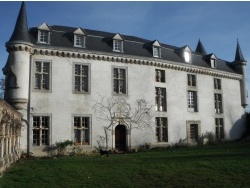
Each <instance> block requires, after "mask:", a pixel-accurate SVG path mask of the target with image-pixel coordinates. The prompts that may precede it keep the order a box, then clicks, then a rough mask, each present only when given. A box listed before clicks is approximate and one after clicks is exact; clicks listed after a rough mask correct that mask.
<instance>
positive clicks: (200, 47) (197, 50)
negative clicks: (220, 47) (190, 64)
mask: <svg viewBox="0 0 250 188" xmlns="http://www.w3.org/2000/svg"><path fill="white" fill-rule="evenodd" d="M195 52H198V53H201V54H203V55H207V52H206V50H205V48H204V46H203V45H202V43H201V41H200V39H199V42H198V44H197V47H196V50H195Z"/></svg>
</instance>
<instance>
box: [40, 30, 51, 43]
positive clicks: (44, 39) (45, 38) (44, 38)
mask: <svg viewBox="0 0 250 188" xmlns="http://www.w3.org/2000/svg"><path fill="white" fill-rule="evenodd" d="M38 36H39V37H38V42H39V43H46V44H47V43H49V32H48V31H42V30H39V31H38Z"/></svg>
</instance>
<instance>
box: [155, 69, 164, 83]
mask: <svg viewBox="0 0 250 188" xmlns="http://www.w3.org/2000/svg"><path fill="white" fill-rule="evenodd" d="M158 72H160V74H158ZM155 82H159V83H165V82H166V76H165V70H162V69H155Z"/></svg>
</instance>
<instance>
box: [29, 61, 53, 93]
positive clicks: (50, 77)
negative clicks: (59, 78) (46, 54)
mask: <svg viewBox="0 0 250 188" xmlns="http://www.w3.org/2000/svg"><path fill="white" fill-rule="evenodd" d="M38 62H40V63H41V71H40V72H39V71H37V66H36V64H37V63H38ZM44 63H48V68H49V71H48V72H47V73H44V72H43V68H44V66H43V65H44ZM32 70H33V79H32V80H33V81H32V82H33V86H32V90H33V91H39V92H52V74H51V73H52V62H51V61H50V60H45V59H43V60H41V59H35V60H34V61H33V67H32ZM36 75H40V76H41V78H40V79H39V78H38V79H39V80H40V88H38V87H36V85H37V84H38V82H37V77H36ZM44 75H48V81H47V84H48V89H46V88H44V87H43V86H42V85H43V83H42V80H45V77H44ZM45 84H46V83H45Z"/></svg>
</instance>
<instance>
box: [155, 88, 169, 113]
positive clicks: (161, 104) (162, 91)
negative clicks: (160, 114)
mask: <svg viewBox="0 0 250 188" xmlns="http://www.w3.org/2000/svg"><path fill="white" fill-rule="evenodd" d="M155 110H156V111H167V104H166V88H160V87H156V88H155Z"/></svg>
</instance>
